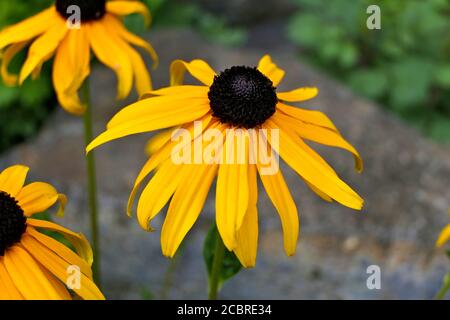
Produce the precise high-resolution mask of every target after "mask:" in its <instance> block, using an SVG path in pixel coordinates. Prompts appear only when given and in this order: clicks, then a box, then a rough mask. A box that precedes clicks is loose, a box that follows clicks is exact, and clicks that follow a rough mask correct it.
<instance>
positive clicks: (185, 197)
mask: <svg viewBox="0 0 450 320" xmlns="http://www.w3.org/2000/svg"><path fill="white" fill-rule="evenodd" d="M186 166H187V169H186V170H189V173H188V174H186V175H185V178H184V180H183V181H181V182H180V183H179V186H178V188H177V190H176V191H175V194H174V195H173V198H172V201H171V202H170V205H169V209H168V211H167V216H166V219H165V220H164V224H163V227H162V231H161V247H162V252H163V254H164V255H165V256H167V257H173V256H174V255H175V253H176V251H177V249H178V247H179V246H180V244H181V242H182V241H183V239H184V237H185V236H186V234H187V233H188V232H189V230H190V229H191V228H192V226H193V224H194V223H195V221H196V220H197V218H198V216H199V215H200V212H201V210H202V208H203V205H204V203H205V200H206V197H207V195H208V192H209V189H210V187H211V183H212V181H213V179H214V177H215V175H216V173H217V165H216V164H214V165H206V164H191V165H186Z"/></svg>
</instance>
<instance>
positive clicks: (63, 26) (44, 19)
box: [0, 0, 157, 115]
mask: <svg viewBox="0 0 450 320" xmlns="http://www.w3.org/2000/svg"><path fill="white" fill-rule="evenodd" d="M74 5H75V6H78V8H79V11H78V12H77V11H76V10H74V7H73V6H74ZM77 13H80V16H79V18H80V19H79V21H78V24H77V23H76V22H77V20H76V19H77V16H76V15H77ZM132 13H140V14H142V15H143V16H144V17H145V19H146V20H147V22H149V20H150V15H149V12H148V10H147V8H146V7H145V6H144V4H142V3H140V2H137V1H127V0H117V1H106V0H95V1H92V0H56V2H55V4H54V5H52V6H51V7H50V8H48V9H46V10H44V11H42V12H40V13H38V14H37V15H35V16H33V17H30V18H28V19H26V20H24V21H22V22H20V23H18V24H16V25H13V26H10V27H7V28H6V29H4V30H2V31H1V32H0V56H2V63H1V75H2V78H3V81H4V82H5V83H6V84H7V85H16V84H22V83H23V82H24V81H25V79H26V78H28V77H29V76H30V75H31V76H32V77H33V78H36V77H37V76H38V75H39V73H40V71H41V68H42V65H43V64H44V62H46V61H47V60H49V59H50V58H51V57H53V56H54V57H55V59H54V63H53V86H54V88H55V91H56V93H57V97H58V100H59V103H60V104H61V106H62V107H63V108H64V109H65V110H67V111H68V112H70V113H73V114H76V115H80V114H82V113H83V112H84V110H85V106H84V105H83V104H82V103H81V101H80V99H79V97H78V89H79V88H80V87H81V85H82V84H83V81H84V80H85V79H86V78H87V77H88V75H89V73H90V52H91V49H92V51H93V53H94V54H95V56H96V57H97V58H98V60H99V61H100V62H102V63H103V64H104V65H106V66H107V67H109V68H110V69H112V70H114V72H115V73H116V75H117V78H118V89H117V91H118V93H117V97H118V99H123V98H125V97H127V96H128V94H129V92H130V90H131V88H132V86H133V78H134V82H135V86H136V89H137V91H138V93H139V94H142V93H143V92H145V91H148V90H150V88H151V79H150V75H149V73H148V72H147V69H146V67H145V63H144V61H143V59H142V57H141V56H140V55H139V53H138V52H137V51H136V50H135V49H134V48H133V47H132V46H131V45H135V46H137V47H141V48H143V49H145V50H146V51H147V52H148V53H149V54H150V56H151V57H152V58H153V60H154V61H155V62H156V61H157V55H156V53H155V51H154V49H153V47H152V46H151V45H150V44H149V43H147V42H146V41H144V40H143V39H141V38H139V37H137V36H136V35H134V34H132V33H130V32H129V31H128V30H127V29H126V28H125V27H124V25H123V23H122V21H121V20H120V17H121V16H125V15H129V14H132ZM28 46H29V50H28V56H27V59H26V60H25V63H24V64H23V66H22V68H21V70H20V74H19V75H13V74H10V73H9V72H8V65H9V63H10V62H11V60H12V59H13V57H14V56H15V55H16V54H17V53H18V52H19V51H21V50H22V49H24V48H26V47H28Z"/></svg>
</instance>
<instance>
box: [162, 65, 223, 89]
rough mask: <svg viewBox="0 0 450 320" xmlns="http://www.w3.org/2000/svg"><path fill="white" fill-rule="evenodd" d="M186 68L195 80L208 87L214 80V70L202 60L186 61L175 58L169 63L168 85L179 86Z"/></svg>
mask: <svg viewBox="0 0 450 320" xmlns="http://www.w3.org/2000/svg"><path fill="white" fill-rule="evenodd" d="M186 70H187V71H188V72H189V73H190V74H191V75H192V76H193V77H194V78H196V79H197V80H199V81H200V82H202V83H203V84H205V85H207V86H208V87H210V86H211V85H212V83H213V81H214V76H215V75H216V73H215V71H214V70H213V69H212V68H211V67H210V66H209V64H207V63H206V62H205V61H203V60H192V61H191V62H186V61H183V60H175V61H173V62H172V64H171V65H170V85H171V86H179V85H181V84H183V79H184V74H185V73H186Z"/></svg>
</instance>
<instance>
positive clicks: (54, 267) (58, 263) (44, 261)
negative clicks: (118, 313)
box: [22, 234, 105, 300]
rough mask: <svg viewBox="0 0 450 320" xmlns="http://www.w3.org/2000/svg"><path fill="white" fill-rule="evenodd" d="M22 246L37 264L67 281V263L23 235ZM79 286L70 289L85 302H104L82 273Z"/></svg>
mask: <svg viewBox="0 0 450 320" xmlns="http://www.w3.org/2000/svg"><path fill="white" fill-rule="evenodd" d="M22 245H23V246H24V247H25V249H26V250H27V251H28V252H29V254H31V255H32V256H33V257H34V258H35V259H36V260H37V261H39V263H40V264H41V265H42V266H43V267H44V268H46V269H47V270H48V271H49V272H51V273H52V274H53V275H54V276H55V277H57V278H58V279H59V280H61V281H63V282H64V283H65V282H66V281H67V276H68V273H67V271H68V267H69V266H70V264H69V263H67V262H66V261H64V260H63V259H62V258H61V257H59V256H58V255H57V254H56V253H54V252H53V251H51V250H50V249H48V248H47V247H46V246H44V245H42V244H41V243H40V242H38V241H36V240H35V239H33V238H32V237H31V236H29V235H27V234H25V235H24V236H23V237H22ZM79 276H80V286H79V287H78V288H77V287H74V288H71V289H72V290H73V291H75V293H76V294H77V295H79V296H80V297H81V298H83V299H85V300H104V299H105V297H104V296H103V294H102V293H101V292H100V290H99V289H98V288H97V286H96V285H95V283H94V281H92V280H91V279H89V278H88V277H87V276H86V275H85V274H84V273H81V274H80V275H79Z"/></svg>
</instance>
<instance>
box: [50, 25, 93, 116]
mask: <svg viewBox="0 0 450 320" xmlns="http://www.w3.org/2000/svg"><path fill="white" fill-rule="evenodd" d="M86 33H87V31H86V29H85V28H80V29H72V30H70V31H69V32H68V34H67V35H66V37H65V38H64V40H63V41H62V42H61V44H60V46H59V47H58V50H57V51H56V55H55V61H54V63H53V75H52V76H53V86H54V87H55V91H56V94H57V96H58V101H59V103H60V104H61V106H62V107H63V108H64V109H65V110H66V111H68V112H70V113H72V114H75V115H81V114H83V113H84V110H85V105H84V104H83V103H82V102H81V101H80V99H79V96H78V89H79V88H80V87H81V85H82V84H83V82H84V80H85V79H86V78H87V76H88V75H89V73H90V48H89V40H88V37H87V34H86Z"/></svg>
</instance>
